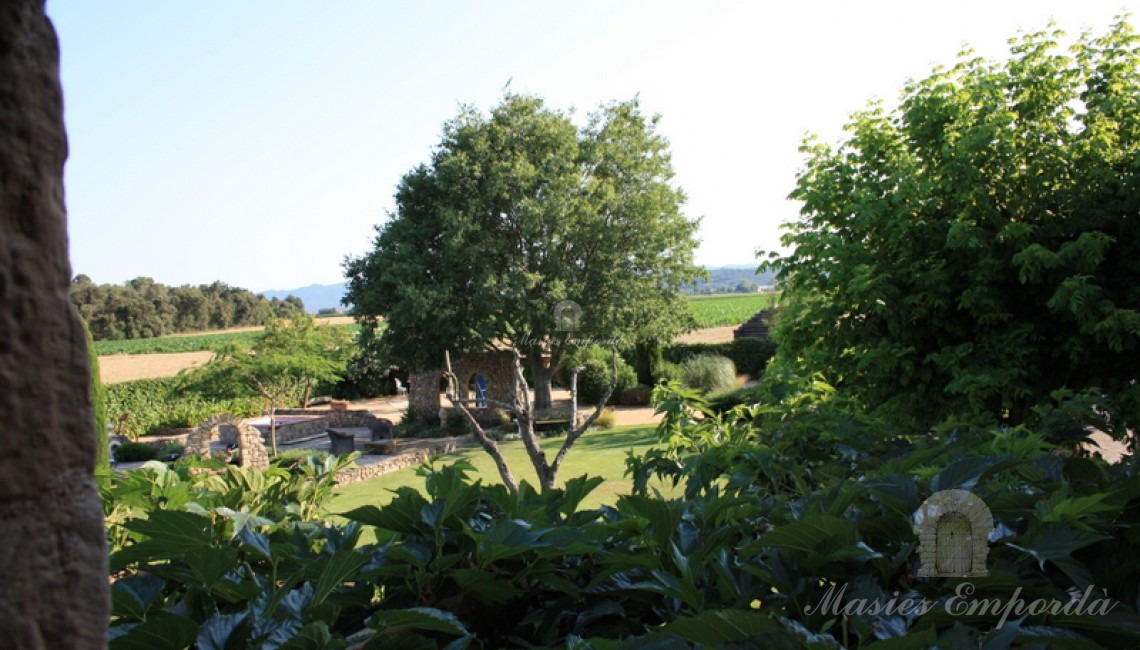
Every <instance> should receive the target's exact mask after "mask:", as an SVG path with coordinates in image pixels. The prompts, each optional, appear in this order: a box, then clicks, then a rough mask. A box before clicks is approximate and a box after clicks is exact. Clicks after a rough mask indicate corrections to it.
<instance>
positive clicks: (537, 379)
mask: <svg viewBox="0 0 1140 650" xmlns="http://www.w3.org/2000/svg"><path fill="white" fill-rule="evenodd" d="M528 361H529V363H530V375H531V377H533V378H534V410H536V411H539V410H542V409H549V408H550V407H551V406H552V405H553V403H554V400H553V399H552V398H551V395H550V393H551V387H550V382H551V380H552V379H553V378H554V364H553V363H552V364H551V365H550V367H549V368H545V367H543V363H542V356H541V355H538V354H534V355H531V356H530V359H529V360H528ZM524 389H525V385H524Z"/></svg>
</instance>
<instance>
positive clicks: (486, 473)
mask: <svg viewBox="0 0 1140 650" xmlns="http://www.w3.org/2000/svg"><path fill="white" fill-rule="evenodd" d="M562 440H563V439H562V438H547V439H545V440H543V441H542V447H543V449H545V450H546V452H547V457H548V458H553V457H554V454H555V453H557V451H558V448H559V447H560V446H561V445H562ZM656 443H657V435H656V433H655V432H654V427H653V426H651V425H646V426H633V427H617V428H615V429H610V430H593V431H589V432H587V433H586V434H585V435H583V436H582V437H581V438H579V439H578V442H577V444H575V445H574V448H573V449H571V450H570V453H569V454H568V455H567V456H566V461H565V463H564V464H563V465H562V469H560V470H559V472H558V478H559V479H560V483H561V482H562V481H565V480H566V479H568V478H574V477H576V476H581V475H583V474H589V475H590V476H601V477H604V478H605V479H606V482H605V483H602V484H601V485H600V486H598V489H596V490H594V491H593V492H591V493H590V496H589V497H587V498H586V500H585V501H583V504H582V505H583V507H584V508H596V507H598V506H599V505H603V504H606V505H612V504H613V503H615V502H616V501H617V497H618V495H620V494H629V492H630V488H631V483H630V479H629V478H626V477H624V476H623V474H624V473H625V457H626V450H629V449H632V450H633V451H634V452H635V453H638V454H641V453H644V452H645V450H646V449H648V448H649V447H651V446H653V445H654V444H656ZM499 445H500V447H501V448H502V449H503V455H504V456H505V457H506V459H507V463H508V464H510V466H511V471H512V472H514V475H515V480H517V481H519V482H522V481H524V480H525V481H527V482H528V483H530V484H531V485H537V484H538V480H537V478H536V477H535V474H534V467H533V466H532V465H531V464H530V458H528V457H527V455H526V450H525V449H524V448H523V443H522V442H521V441H518V440H515V441H512V442H502V443H499ZM459 458H466V459H467V460H469V461H471V464H472V465H474V466H475V468H476V469H477V470H478V475H477V478H480V479H482V480H483V482H484V483H487V484H499V483H502V481H501V480H500V478H499V472H498V470H496V469H495V465H494V463H493V462H492V460H491V457H490V456H489V455H487V452H485V451H483V449H482V448H480V447H468V448H466V449H463V450H461V451H458V452H456V453H454V454H449V455H447V456H445V457H442V458H440V459H439V460H438V461H437V462H438V463H440V464H448V463H451V462H454V461H455V460H456V459H459ZM405 486H407V487H413V488H415V489H417V490H420V491H421V492H422V491H423V489H424V479H423V477H422V476H418V475H417V474H416V472H415V468H408V469H403V470H400V471H398V472H392V473H391V474H385V475H384V476H380V477H378V478H374V479H371V480H368V481H361V482H359V483H353V484H351V485H346V486H344V487H340V488H337V491H336V496H334V497H333V499H332V501H330V502H329V504H328V506H327V508H326V510H327V511H328V512H329V513H334V514H335V513H341V512H347V511H349V510H352V509H353V508H357V507H360V506H364V505H377V506H378V505H384V504H386V503H388V502H389V501H391V500H392V492H391V491H392V490H395V489H397V488H400V487H405ZM650 487H651V488H653V487H655V488H657V489H659V490H661V492H662V493H664V494H666V495H674V494H680V493H681V491H682V487H678V488H673V486H672V485H662V484H660V483H658V482H657V481H651V482H650Z"/></svg>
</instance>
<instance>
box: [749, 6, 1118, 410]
mask: <svg viewBox="0 0 1140 650" xmlns="http://www.w3.org/2000/svg"><path fill="white" fill-rule="evenodd" d="M1061 37H1062V34H1061V33H1060V32H1058V31H1055V30H1053V29H1052V28H1050V30H1048V31H1045V32H1040V33H1033V34H1026V35H1021V36H1019V37H1018V38H1016V39H1014V40H1012V41H1011V46H1012V47H1011V53H1012V56H1011V58H1010V59H1009V60H1008V61H1007V62H993V61H987V60H984V59H982V58H979V57H976V56H975V55H973V54H972V53H970V52H967V53H965V54H963V55H962V56H961V57H960V59H959V61H958V63H957V64H956V65H955V66H953V67H952V68H949V69H942V68H936V69H935V70H934V72H933V73H932V75H931V76H930V77H928V78H927V79H924V80H922V81H917V82H911V83H908V84H907V85H906V87H905V88H904V89H903V92H902V97H901V101H900V104H899V107H898V108H897V109H894V110H890V111H888V110H885V109H884V108H883V107H882V106H879V105H872V106H871V107H869V108H868V109H867V110H865V111H863V112H860V113H857V114H855V115H854V116H853V118H852V121H851V122H850V124H848V126H847V131H848V133H849V135H848V136H847V137H846V140H845V142H843V143H842V144H840V145H839V146H838V147H837V148H832V147H829V146H827V145H825V144H823V143H821V142H819V141H818V140H816V139H812V138H809V139H808V140H807V141H806V142H805V144H804V145H803V148H802V150H803V151H804V152H805V153H806V154H807V162H806V164H805V166H804V167H803V169H802V171H801V172H800V174H799V176H798V179H797V186H796V189H795V191H794V192H793V193H792V195H791V198H794V199H797V200H799V201H802V202H803V207H802V211H801V217H800V218H799V220H797V221H795V222H792V223H789V224H785V226H784V228H785V231H786V232H785V234H784V236H783V239H782V243H783V244H784V246H786V247H788V248H789V250H790V251H791V252H788V253H786V254H778V253H770V254H769V255H768V261H767V262H766V263H765V266H766V267H767V266H771V267H772V268H778V269H779V281H780V282H781V284H782V286H783V289H784V299H783V300H784V305H783V314H782V316H781V319H780V320H781V322H780V325H779V327H778V331H777V336H778V340H779V341H780V351H779V355H778V359H777V361H776V365H775V366H774V368H773V369H774V370H777V371H781V372H796V373H801V374H802V373H805V372H823V373H825V374H826V375H827V377H828V379H830V380H831V381H832V382H833V383H835V384H836V385H838V386H841V387H842V389H843V392H844V393H845V394H847V395H848V396H850V397H852V398H853V399H855V400H856V401H857V402H858V403H859V404H860V405H861V406H862V407H864V408H867V409H869V410H871V411H875V412H877V413H879V414H881V415H885V416H888V417H890V418H891V419H892V420H894V421H896V422H898V423H900V424H904V425H908V426H919V427H925V426H931V425H933V424H936V423H938V422H942V421H945V420H947V419H951V420H957V421H962V420H968V421H973V422H975V423H979V424H980V423H983V422H988V423H994V422H997V423H1005V424H1017V423H1019V422H1022V421H1025V420H1026V419H1028V418H1030V417H1031V416H1032V414H1033V412H1034V407H1037V406H1040V405H1043V404H1047V403H1049V402H1050V401H1051V400H1053V399H1054V398H1056V397H1058V396H1060V395H1062V394H1065V393H1064V392H1057V391H1072V392H1082V391H1084V392H1086V393H1087V394H1089V395H1092V396H1094V399H1095V401H1097V403H1099V404H1101V405H1102V406H1108V405H1111V406H1112V407H1113V408H1114V409H1115V411H1116V412H1117V413H1118V414H1119V415H1120V416H1121V417H1120V419H1119V420H1118V421H1117V423H1118V424H1123V425H1127V426H1131V427H1134V426H1135V424H1136V423H1137V422H1138V421H1140V386H1138V385H1137V383H1136V380H1137V378H1138V375H1140V371H1138V368H1140V364H1138V363H1137V361H1138V359H1140V356H1138V354H1137V353H1138V350H1140V39H1138V38H1137V36H1136V35H1135V34H1134V32H1133V30H1132V29H1131V27H1130V26H1129V25H1128V24H1127V23H1126V22H1125V20H1124V19H1119V20H1118V21H1117V22H1116V24H1114V25H1113V26H1112V27H1111V28H1110V30H1109V31H1108V33H1106V34H1105V35H1103V36H1100V37H1094V36H1092V35H1090V34H1085V35H1083V36H1082V37H1081V38H1079V39H1077V41H1076V42H1075V43H1074V44H1073V45H1071V46H1070V47H1068V48H1063V47H1061V46H1060V45H1059V44H1058V40H1059V39H1060V38H1061ZM770 374H771V375H773V376H775V375H776V374H778V372H773V373H770Z"/></svg>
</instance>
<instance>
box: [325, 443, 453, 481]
mask: <svg viewBox="0 0 1140 650" xmlns="http://www.w3.org/2000/svg"><path fill="white" fill-rule="evenodd" d="M471 440H472V439H471V436H460V437H457V438H440V439H439V440H433V441H431V442H428V443H427V444H425V445H424V446H423V447H422V448H420V449H416V450H414V451H410V452H406V453H405V452H402V453H399V454H396V455H394V456H389V457H386V458H384V459H382V460H379V461H376V462H373V463H368V464H365V465H357V466H356V467H348V468H345V469H342V470H341V471H339V472H337V475H336V482H337V484H338V485H347V484H349V483H356V482H357V481H367V480H368V479H371V478H376V477H377V476H383V475H384V474H388V473H390V472H395V471H397V470H401V469H404V468H405V467H416V466H418V465H420V464H422V463H425V462H427V461H428V460H430V459H431V457H432V456H438V455H440V454H448V453H451V452H453V451H455V450H456V449H458V448H460V447H463V446H466V445H469V444H471ZM361 460H362V458H358V459H357V461H356V462H357V463H360V461H361Z"/></svg>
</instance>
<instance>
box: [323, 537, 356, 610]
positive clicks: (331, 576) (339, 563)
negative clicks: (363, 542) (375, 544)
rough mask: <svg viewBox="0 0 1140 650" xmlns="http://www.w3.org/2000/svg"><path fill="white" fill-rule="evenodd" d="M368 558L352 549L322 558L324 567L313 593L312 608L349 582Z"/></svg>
mask: <svg viewBox="0 0 1140 650" xmlns="http://www.w3.org/2000/svg"><path fill="white" fill-rule="evenodd" d="M367 561H368V556H367V555H365V554H363V553H357V552H356V551H354V550H352V549H342V550H340V551H337V552H336V553H334V554H333V556H332V557H330V558H327V559H324V558H322V562H323V566H322V568H321V573H320V575H319V576H318V577H317V584H316V587H315V588H314V591H313V602H312V606H313V607H316V606H317V605H320V604H321V603H323V602H324V601H325V598H328V596H329V594H331V593H332V592H333V591H334V590H335V589H336V588H337V587H339V586H341V585H342V584H344V583H345V582H348V581H349V580H350V579H351V578H352V577H353V574H355V573H356V570H357V569H359V568H360V567H362V566H364V564H365V563H366V562H367Z"/></svg>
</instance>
